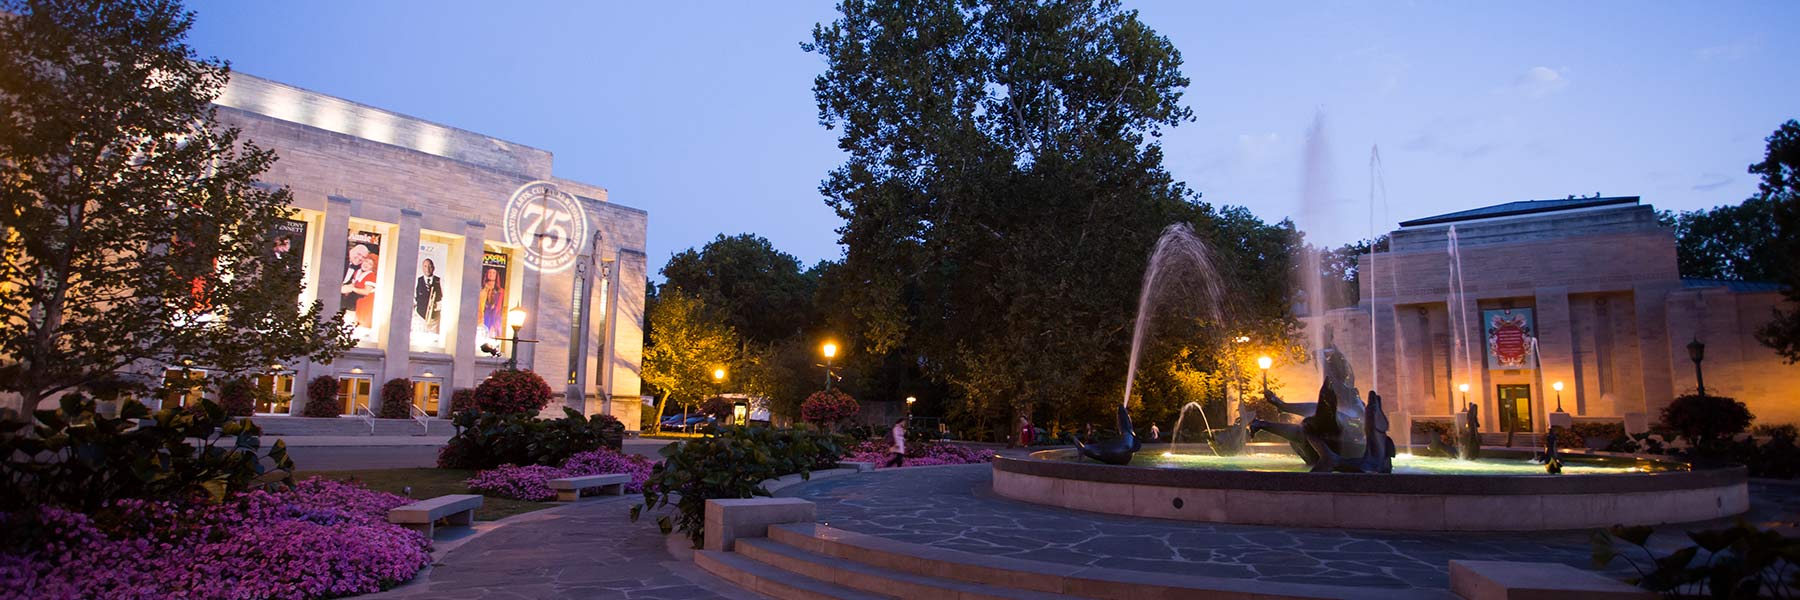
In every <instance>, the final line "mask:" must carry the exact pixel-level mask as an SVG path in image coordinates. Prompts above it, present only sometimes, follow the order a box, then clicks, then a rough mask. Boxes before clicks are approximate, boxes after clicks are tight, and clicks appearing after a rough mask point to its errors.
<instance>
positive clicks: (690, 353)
mask: <svg viewBox="0 0 1800 600" xmlns="http://www.w3.org/2000/svg"><path fill="white" fill-rule="evenodd" d="M644 312H645V314H647V315H648V316H649V327H648V330H649V335H648V336H647V337H648V339H646V340H645V341H646V342H647V343H646V344H645V345H644V383H646V384H649V385H651V386H654V387H655V388H656V390H658V391H661V392H662V397H661V398H659V399H658V400H657V403H656V423H655V425H653V427H654V428H656V429H658V430H660V429H661V424H662V416H663V414H665V411H666V410H667V409H668V405H669V400H670V399H671V398H673V399H675V400H676V401H678V402H681V403H683V404H695V403H699V402H700V401H701V400H703V399H705V398H706V396H707V394H709V393H716V392H718V391H720V387H719V382H716V381H714V380H713V370H714V369H718V368H725V369H730V368H731V367H732V366H733V365H734V364H736V363H737V362H738V360H739V352H740V350H741V349H742V342H741V341H740V340H739V339H738V334H737V331H736V330H733V329H732V328H731V326H730V325H727V324H725V320H724V317H723V315H722V314H720V313H719V312H718V311H716V310H713V309H712V308H711V307H708V306H707V305H706V301H704V300H701V299H699V298H696V297H694V296H693V295H691V294H688V293H687V292H685V291H683V290H681V289H680V288H664V289H662V290H660V291H659V292H658V293H657V294H656V296H655V297H654V300H653V302H652V303H651V305H650V306H648V307H647V308H646V310H645V311H644Z"/></svg>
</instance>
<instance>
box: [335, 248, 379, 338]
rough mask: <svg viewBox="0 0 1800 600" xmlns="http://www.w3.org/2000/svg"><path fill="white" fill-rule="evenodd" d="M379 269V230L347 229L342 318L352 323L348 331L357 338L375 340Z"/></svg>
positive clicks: (342, 288) (342, 289)
mask: <svg viewBox="0 0 1800 600" xmlns="http://www.w3.org/2000/svg"><path fill="white" fill-rule="evenodd" d="M380 270H381V234H379V233H376V232H373V231H363V230H360V229H351V230H350V241H349V244H348V247H347V248H345V250H344V280H343V285H342V287H341V292H342V294H343V304H342V305H341V307H342V310H343V312H344V320H345V321H349V322H350V323H351V325H352V329H351V335H352V336H354V337H355V338H356V339H357V341H361V342H374V341H375V331H376V329H377V327H376V322H375V319H376V318H377V317H376V315H375V295H376V293H377V290H378V289H379V286H377V285H376V283H377V282H376V273H378V272H380Z"/></svg>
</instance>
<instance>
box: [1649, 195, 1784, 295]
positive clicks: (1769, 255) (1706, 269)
mask: <svg viewBox="0 0 1800 600" xmlns="http://www.w3.org/2000/svg"><path fill="white" fill-rule="evenodd" d="M1775 208H1776V202H1775V201H1773V200H1770V199H1767V198H1763V197H1753V198H1750V199H1748V200H1745V201H1744V202H1743V203H1742V204H1734V205H1727V206H1719V207H1715V208H1711V209H1706V210H1691V211H1685V212H1680V213H1677V212H1673V211H1662V212H1661V213H1659V214H1658V215H1657V216H1658V218H1659V220H1661V221H1662V223H1663V224H1664V225H1667V226H1669V227H1672V228H1674V229H1675V251H1676V260H1677V261H1678V262H1679V266H1680V268H1681V276H1682V277H1694V278H1699V279H1731V280H1737V281H1775V280H1776V279H1777V278H1779V277H1780V275H1781V271H1782V270H1783V269H1785V268H1786V265H1787V263H1791V262H1793V255H1791V254H1782V248H1781V246H1780V245H1779V244H1777V243H1775V238H1776V234H1777V227H1776V224H1775V219H1774V217H1775V214H1774V213H1775Z"/></svg>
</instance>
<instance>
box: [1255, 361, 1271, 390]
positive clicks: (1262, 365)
mask: <svg viewBox="0 0 1800 600" xmlns="http://www.w3.org/2000/svg"><path fill="white" fill-rule="evenodd" d="M1274 365H1275V359H1273V358H1269V357H1267V356H1259V357H1256V368H1258V369H1262V376H1263V391H1265V392H1267V391H1269V367H1272V366H1274Z"/></svg>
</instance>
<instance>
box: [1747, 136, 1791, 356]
mask: <svg viewBox="0 0 1800 600" xmlns="http://www.w3.org/2000/svg"><path fill="white" fill-rule="evenodd" d="M1767 141H1768V152H1767V154H1765V155H1764V156H1763V160H1762V162H1759V163H1756V164H1754V165H1750V173H1751V174H1752V175H1761V176H1762V183H1761V184H1760V185H1759V186H1758V187H1757V195H1758V197H1759V198H1760V199H1762V200H1763V201H1766V202H1768V203H1770V204H1771V205H1772V207H1771V209H1770V213H1771V214H1772V217H1771V220H1772V221H1773V222H1774V225H1775V239H1774V240H1772V241H1771V242H1770V244H1769V245H1770V247H1771V250H1772V253H1773V254H1774V255H1775V256H1776V257H1784V258H1782V259H1781V262H1779V263H1778V265H1779V267H1780V269H1779V270H1778V271H1777V272H1775V273H1774V277H1773V279H1774V280H1775V281H1777V282H1780V283H1781V284H1782V285H1783V289H1782V292H1781V295H1782V296H1783V297H1785V298H1787V301H1788V305H1787V307H1786V308H1785V309H1783V308H1777V309H1776V310H1775V314H1774V315H1773V317H1774V318H1773V319H1772V320H1770V321H1769V323H1768V324H1766V325H1764V326H1762V328H1760V329H1758V330H1757V331H1756V339H1757V341H1760V342H1762V343H1763V345H1765V346H1768V347H1770V348H1774V349H1775V351H1776V352H1779V353H1780V354H1781V356H1782V357H1783V358H1786V359H1787V361H1788V362H1789V363H1795V362H1800V259H1796V258H1795V257H1800V121H1793V120H1789V121H1788V122H1786V123H1782V124H1781V128H1780V129H1776V130H1775V132H1774V133H1771V134H1769V137H1768V140H1767Z"/></svg>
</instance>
